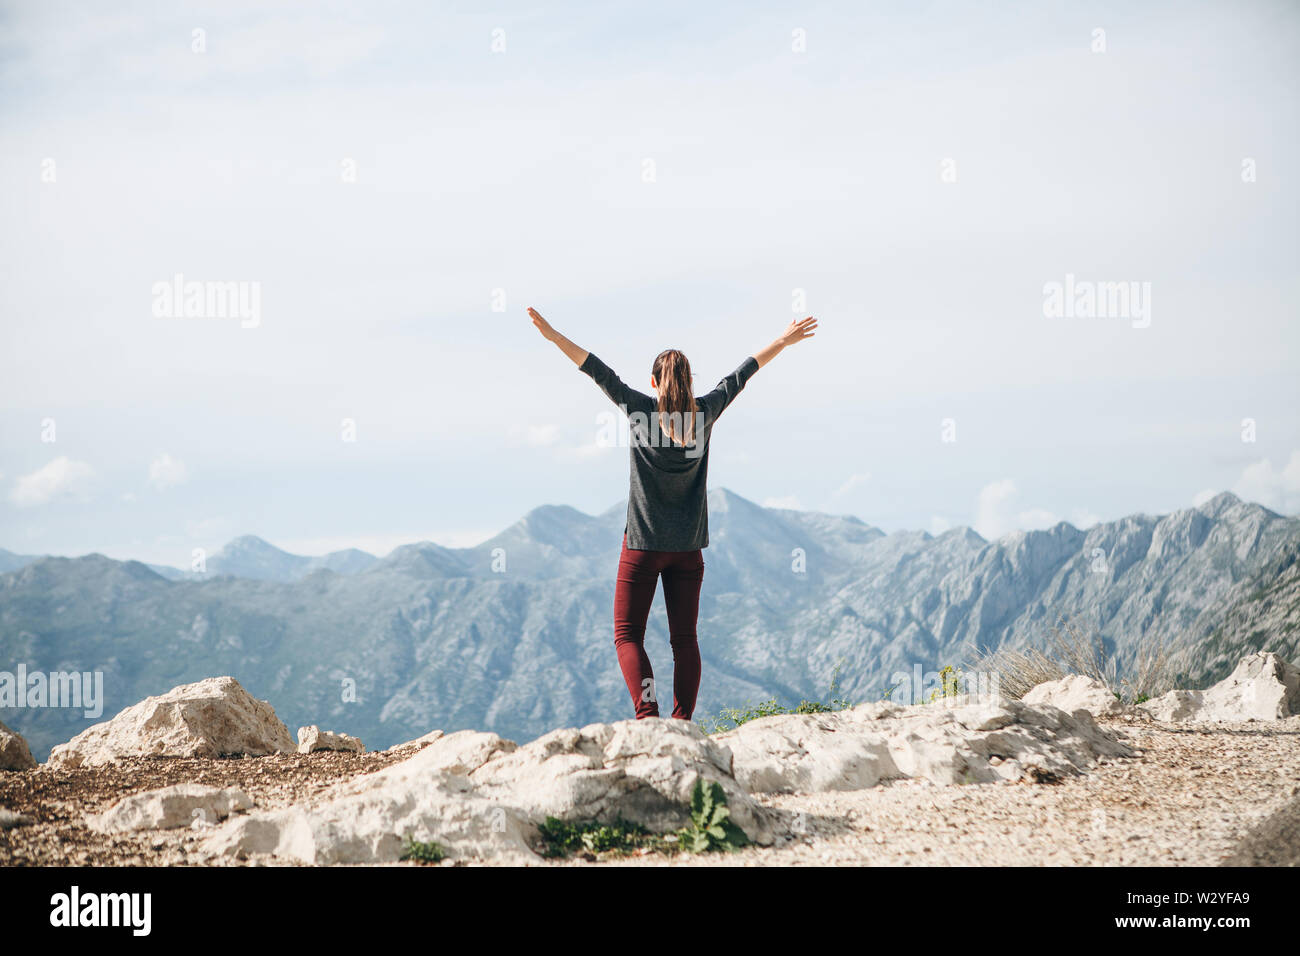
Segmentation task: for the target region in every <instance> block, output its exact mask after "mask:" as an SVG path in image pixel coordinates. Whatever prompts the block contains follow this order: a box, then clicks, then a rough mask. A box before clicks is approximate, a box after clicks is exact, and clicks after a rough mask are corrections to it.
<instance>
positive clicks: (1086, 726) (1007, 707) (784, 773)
mask: <svg viewBox="0 0 1300 956" xmlns="http://www.w3.org/2000/svg"><path fill="white" fill-rule="evenodd" d="M718 742H719V743H723V744H726V745H727V746H728V747H729V748H730V749H731V751H732V753H733V754H734V770H735V777H736V780H737V781H738V782H739V783H740V785H741V786H743V787H745V788H746V789H748V790H750V791H752V792H754V793H801V792H802V793H809V792H819V791H826V790H860V789H865V788H867V787H873V786H875V785H876V784H878V783H880V782H882V781H885V780H891V779H901V778H923V779H926V780H929V781H931V782H932V783H936V784H940V785H948V784H960V783H989V782H994V781H997V780H1008V779H1030V780H1045V779H1056V778H1059V777H1062V776H1066V775H1070V774H1077V773H1079V772H1081V771H1083V770H1085V769H1087V768H1088V767H1090V766H1093V765H1094V764H1095V763H1096V761H1097V760H1098V759H1100V758H1103V757H1119V756H1128V755H1130V754H1131V753H1132V751H1131V750H1130V749H1129V748H1128V747H1127V746H1126V745H1124V744H1122V743H1120V742H1119V741H1117V740H1116V739H1115V738H1114V737H1112V736H1111V735H1110V734H1108V733H1106V732H1105V731H1104V730H1102V729H1101V728H1099V727H1098V726H1097V725H1096V723H1094V722H1093V720H1092V718H1091V716H1090V715H1088V714H1087V713H1086V712H1079V713H1075V714H1067V713H1065V712H1064V711H1062V710H1060V709H1058V708H1055V707H1052V706H1050V705H1040V706H1033V705H1030V704H1025V703H1023V702H1021V701H1014V700H1006V699H1005V698H1002V697H997V696H988V697H974V696H967V697H957V698H948V699H946V700H944V701H939V702H935V703H932V704H918V705H915V706H912V707H899V706H896V705H893V704H863V705H861V706H858V707H855V708H853V709H852V710H846V711H840V712H837V713H830V714H783V715H779V716H773V717H764V718H761V719H759V720H754V721H750V722H749V723H746V724H742V725H741V726H740V727H738V728H736V729H735V730H731V731H728V732H727V733H725V734H721V735H720V736H719V737H718Z"/></svg>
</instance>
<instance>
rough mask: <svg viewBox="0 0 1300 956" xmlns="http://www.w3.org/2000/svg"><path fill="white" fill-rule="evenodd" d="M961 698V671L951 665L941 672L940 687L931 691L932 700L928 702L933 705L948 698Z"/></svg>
mask: <svg viewBox="0 0 1300 956" xmlns="http://www.w3.org/2000/svg"><path fill="white" fill-rule="evenodd" d="M960 696H961V671H959V670H957V668H955V667H953V666H952V665H951V664H949V665H948V666H947V667H945V668H944V669H943V670H941V671H939V686H938V687H936V688H935V689H934V690H932V691H930V700H929V701H928V702H929V703H931V704H933V703H934V702H935V701H936V700H942V699H944V698H946V697H960Z"/></svg>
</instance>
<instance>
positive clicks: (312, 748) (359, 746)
mask: <svg viewBox="0 0 1300 956" xmlns="http://www.w3.org/2000/svg"><path fill="white" fill-rule="evenodd" d="M318 750H343V751H346V752H348V753H354V754H363V753H365V752H366V747H365V744H363V743H362V742H361V741H360V740H359V739H358V738H356V737H352V736H350V735H348V734H336V733H334V732H333V731H329V730H321V729H320V728H319V727H317V726H316V725H315V724H312V725H311V726H310V727H299V728H298V753H300V754H311V753H315V752H316V751H318Z"/></svg>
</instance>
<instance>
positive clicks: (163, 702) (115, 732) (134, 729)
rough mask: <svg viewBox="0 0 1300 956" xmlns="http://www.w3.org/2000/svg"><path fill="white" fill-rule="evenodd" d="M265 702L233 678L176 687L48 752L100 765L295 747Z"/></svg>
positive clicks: (72, 762)
mask: <svg viewBox="0 0 1300 956" xmlns="http://www.w3.org/2000/svg"><path fill="white" fill-rule="evenodd" d="M295 749H296V748H295V746H294V742H293V738H292V737H290V736H289V730H288V728H287V727H285V726H284V724H283V723H281V722H280V720H279V718H277V717H276V716H275V710H274V709H273V708H272V707H271V705H270V704H268V703H267V702H266V701H262V700H257V699H256V698H255V697H253V696H252V695H251V694H249V693H248V691H246V690H244V688H243V687H241V686H240V685H239V682H238V681H237V680H235V679H234V678H233V677H210V678H208V679H207V680H202V681H199V682H198V683H197V684H185V685H183V686H181V687H173V688H172V689H171V690H169V691H168V692H167V693H165V694H163V695H161V696H159V697H148V698H145V699H144V700H142V701H141V702H140V703H138V704H133V705H132V706H130V707H128V708H126V709H125V710H124V711H122V712H121V713H120V714H118V715H117V716H116V717H114V718H113V719H112V720H108V721H104V722H103V723H98V724H95V725H94V726H92V727H88V728H87V729H86V730H83V731H82V732H81V733H79V734H77V736H75V737H73V738H72V739H71V740H70V741H68V742H67V743H66V744H59V745H58V746H57V747H55V748H54V749H53V751H51V753H50V761H49V763H50V766H52V767H60V768H72V767H96V766H101V765H103V764H106V763H111V762H112V761H114V760H117V759H119V758H121V757H222V756H234V755H247V756H254V757H256V756H264V755H266V754H270V753H276V752H288V753H292V752H293V751H294V750H295Z"/></svg>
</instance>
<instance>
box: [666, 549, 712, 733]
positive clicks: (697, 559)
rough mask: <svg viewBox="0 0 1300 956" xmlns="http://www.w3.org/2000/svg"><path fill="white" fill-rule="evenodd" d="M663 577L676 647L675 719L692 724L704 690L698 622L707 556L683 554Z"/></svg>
mask: <svg viewBox="0 0 1300 956" xmlns="http://www.w3.org/2000/svg"><path fill="white" fill-rule="evenodd" d="M663 576H664V605H665V606H666V607H667V609H668V635H669V639H670V640H671V641H672V645H673V716H674V717H678V718H680V719H682V720H690V719H691V714H693V713H695V696H696V695H697V694H698V693H699V690H700V645H699V642H698V641H697V640H696V636H695V622H696V620H697V619H698V618H699V616H700V585H701V584H703V583H704V554H703V553H702V552H700V551H682V552H679V553H678V554H677V555H675V556H674V559H673V560H672V561H671V562H669V563H668V564H667V565H666V566H665V567H664V569H663Z"/></svg>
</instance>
